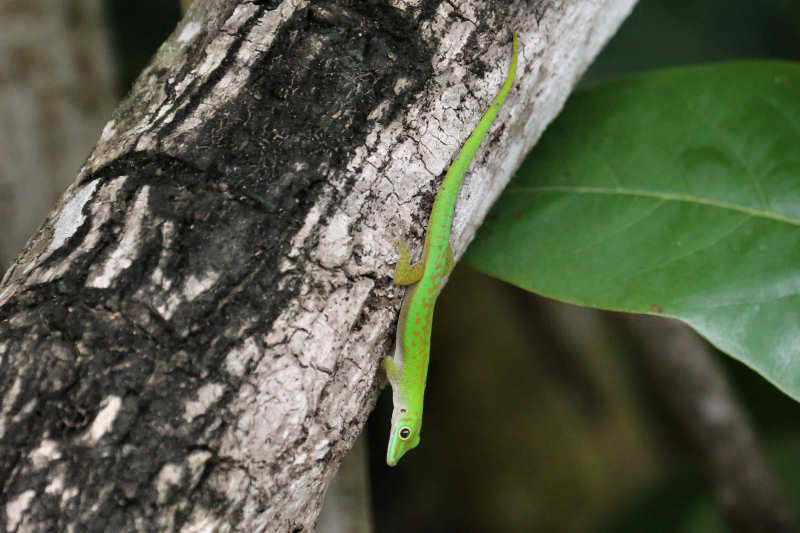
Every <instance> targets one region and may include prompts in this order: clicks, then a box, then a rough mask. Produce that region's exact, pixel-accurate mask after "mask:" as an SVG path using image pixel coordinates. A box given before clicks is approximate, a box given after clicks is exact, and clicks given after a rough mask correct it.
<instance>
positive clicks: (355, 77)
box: [0, 0, 633, 532]
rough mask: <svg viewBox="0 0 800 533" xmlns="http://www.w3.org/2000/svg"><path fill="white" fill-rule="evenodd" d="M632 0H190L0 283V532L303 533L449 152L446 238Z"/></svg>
mask: <svg viewBox="0 0 800 533" xmlns="http://www.w3.org/2000/svg"><path fill="white" fill-rule="evenodd" d="M632 4H633V0H608V1H606V2H604V3H602V2H590V1H582V2H557V1H549V0H545V1H539V2H521V1H519V2H509V3H503V2H495V3H493V5H492V6H491V7H489V6H487V4H486V3H485V2H480V1H478V0H469V1H466V0H465V1H463V2H460V3H458V6H457V9H458V10H457V11H456V7H455V4H454V3H453V2H436V1H424V0H423V1H416V2H410V1H408V0H394V1H393V2H386V4H385V5H377V4H375V3H365V4H362V3H358V2H356V3H353V6H354V7H342V6H341V5H338V4H336V3H334V2H325V1H317V2H313V3H309V2H305V1H301V0H284V1H283V2H278V1H258V2H236V1H233V0H215V1H210V0H209V1H197V2H195V3H194V4H193V5H192V7H191V8H190V10H189V12H188V13H187V16H186V17H185V19H184V20H183V21H182V22H181V24H180V25H179V26H178V28H177V29H176V31H175V33H174V34H173V36H172V37H171V38H170V39H169V40H168V41H167V42H166V43H165V44H164V45H163V46H162V47H161V49H160V50H159V53H158V54H157V56H156V57H155V58H154V60H153V63H152V64H151V65H150V66H149V67H148V68H147V69H146V70H145V72H144V73H143V74H142V75H141V76H140V78H139V80H138V81H137V83H136V85H135V87H134V89H133V90H132V92H131V94H130V96H129V97H128V98H127V100H126V101H125V102H124V103H123V104H122V105H121V106H120V108H119V109H118V111H117V113H116V115H115V117H114V119H113V120H111V121H110V122H109V123H108V124H107V125H106V127H105V128H104V130H103V133H102V136H101V139H100V141H99V143H98V145H97V146H96V148H95V150H94V152H93V153H92V155H91V157H90V159H89V161H88V162H87V164H86V165H85V166H84V167H83V168H82V169H81V171H80V173H79V175H78V177H77V179H76V181H75V183H74V184H73V185H72V186H71V187H70V188H69V189H68V190H67V192H66V193H65V195H64V197H63V199H62V201H61V203H60V205H59V206H58V208H57V209H56V210H55V211H54V212H53V213H52V214H51V215H50V217H49V219H48V220H47V222H46V223H45V225H44V227H43V228H42V230H40V232H39V234H38V235H37V236H36V237H35V238H34V239H32V240H31V241H30V243H29V245H28V247H27V248H26V250H25V252H24V254H22V255H21V256H20V258H19V259H18V261H17V262H16V264H14V265H13V266H12V268H11V269H10V270H9V271H8V273H7V274H6V277H5V278H4V280H3V283H2V285H0V320H2V322H0V364H2V370H3V372H2V377H0V393H1V394H0V397H2V400H0V479H3V480H4V482H3V493H2V497H3V499H4V501H3V502H0V503H2V504H3V507H2V509H3V510H4V512H5V519H6V524H7V525H6V528H7V529H8V530H10V531H49V530H59V531H156V530H158V531H162V530H180V531H248V532H249V531H308V530H311V529H313V526H314V522H315V519H316V517H317V514H318V512H319V507H320V502H321V499H322V496H323V494H324V492H325V487H326V485H327V483H328V480H329V479H330V477H331V475H332V474H333V472H334V471H335V470H336V468H337V466H338V464H339V462H340V461H341V459H342V457H343V456H344V454H345V453H346V452H347V450H348V449H349V447H350V446H351V445H352V444H353V442H354V440H355V438H356V437H357V436H358V434H359V432H360V431H361V429H362V427H363V425H364V421H365V420H366V418H367V415H368V413H369V411H370V409H371V408H372V406H373V403H374V401H375V397H376V394H377V391H378V388H379V386H381V385H382V383H383V377H382V376H381V375H380V373H379V372H378V369H379V363H380V360H381V359H382V357H383V356H385V355H386V354H388V353H389V352H390V347H391V342H392V338H393V334H394V324H395V321H396V319H397V312H398V309H399V305H400V298H401V296H402V293H403V290H402V289H400V288H398V287H395V286H394V285H393V283H392V263H393V261H394V260H395V259H396V257H397V256H396V254H395V251H394V246H393V243H394V242H395V241H396V240H397V239H398V238H400V237H402V236H409V238H410V242H411V244H412V246H414V245H416V246H417V247H418V246H419V244H420V243H421V240H422V237H423V233H424V229H425V226H426V220H427V214H428V212H429V210H430V206H431V203H432V200H433V196H434V193H435V191H436V187H437V184H438V183H439V182H440V178H441V175H442V173H443V172H444V171H445V170H446V169H447V167H448V165H449V163H450V159H451V158H452V156H453V155H454V153H455V152H456V151H457V150H458V148H459V146H460V144H461V143H462V142H463V141H464V140H465V138H466V137H467V135H468V134H469V133H470V131H471V130H472V128H473V127H474V125H475V124H476V122H477V119H478V118H479V116H480V114H481V113H482V112H483V111H484V109H485V108H486V107H487V105H488V102H489V101H490V100H491V98H492V97H493V96H494V94H495V93H496V91H497V89H498V87H499V86H500V84H501V82H502V79H503V77H504V76H505V73H506V70H507V68H508V63H509V59H510V55H511V32H512V30H513V31H518V32H519V33H520V36H521V44H522V51H521V55H520V71H519V74H518V76H517V83H516V85H515V89H514V91H513V92H512V94H511V96H510V97H509V100H508V101H507V103H506V106H505V108H504V110H503V111H502V113H501V114H500V117H499V118H498V120H497V124H496V125H495V127H494V128H493V130H492V132H490V134H489V138H488V139H487V142H486V143H485V145H486V148H485V149H484V150H482V151H481V152H480V154H478V157H477V158H476V161H475V162H474V163H473V169H472V173H471V177H470V178H468V181H467V183H466V184H465V186H464V188H463V191H462V194H461V197H460V198H461V199H460V201H459V207H458V213H457V217H456V221H455V225H454V239H453V245H454V249H455V251H456V255H459V254H460V253H461V252H463V250H464V248H465V247H466V245H467V243H468V242H469V240H470V239H471V238H472V235H473V233H474V231H475V229H476V228H477V226H478V224H479V223H480V221H481V219H482V218H483V216H484V215H485V213H486V211H487V210H488V208H489V206H490V205H491V203H492V202H493V201H494V199H495V198H496V197H497V195H498V194H499V192H500V191H501V190H502V188H503V187H504V185H505V183H506V182H507V181H508V179H509V178H510V177H511V174H512V172H513V170H514V169H515V168H516V167H517V166H518V164H519V163H520V161H521V160H522V158H523V157H524V155H525V153H526V152H527V151H528V150H529V149H530V147H531V146H532V145H533V143H534V142H535V141H536V139H537V138H538V136H539V135H540V133H541V131H542V129H543V128H544V126H545V125H546V124H547V123H548V122H549V121H550V120H551V119H552V118H553V117H554V116H555V114H556V113H557V112H558V110H559V109H560V108H561V106H562V105H563V102H564V100H565V98H566V96H567V95H568V93H569V91H570V89H571V88H572V87H573V85H574V84H575V82H576V80H577V79H578V78H579V77H580V75H581V73H582V72H583V70H584V69H585V67H586V66H587V65H588V64H589V62H590V61H591V59H592V58H593V57H594V55H595V54H596V53H597V52H598V50H599V48H600V47H601V46H602V44H603V43H604V42H605V41H606V40H607V39H608V37H609V36H610V35H611V34H612V33H613V32H614V30H615V29H616V27H617V26H618V24H619V23H620V22H621V21H622V19H623V18H624V17H625V15H626V14H627V13H628V12H629V10H630V9H631V7H632Z"/></svg>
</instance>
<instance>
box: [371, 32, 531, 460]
mask: <svg viewBox="0 0 800 533" xmlns="http://www.w3.org/2000/svg"><path fill="white" fill-rule="evenodd" d="M513 41H514V44H513V50H514V52H513V55H512V57H511V67H510V68H509V70H508V76H507V77H506V80H505V83H503V87H502V88H501V89H500V92H499V93H498V94H497V96H496V97H495V99H494V101H493V102H492V105H491V106H489V109H488V110H486V113H485V114H484V115H483V117H482V118H481V120H480V122H478V125H477V126H476V127H475V131H473V132H472V134H471V135H470V136H469V138H468V139H467V141H466V142H465V143H464V147H463V148H461V152H460V153H459V154H458V157H456V160H455V161H453V164H452V165H451V166H450V169H449V170H448V171H447V175H446V176H445V178H444V181H443V182H442V185H441V187H440V188H439V192H438V193H437V194H436V200H435V201H434V203H433V209H432V210H431V216H430V219H429V221H428V231H427V233H426V234H425V250H424V252H423V254H422V259H421V260H420V261H419V262H418V263H415V264H413V265H412V264H410V262H409V251H408V245H407V244H406V242H405V241H404V240H401V241H400V242H399V243H398V248H399V251H400V260H399V261H398V263H397V267H396V268H395V274H394V282H395V284H397V285H409V286H410V287H409V289H408V291H407V292H406V295H405V298H403V306H402V308H401V310H400V320H399V321H398V324H397V340H396V343H395V351H394V357H392V356H389V357H387V358H386V359H384V360H383V367H384V369H385V370H386V376H387V377H388V378H389V384H390V385H391V386H392V402H393V404H394V409H393V411H392V429H391V431H390V433H389V448H388V450H387V451H386V463H387V464H388V465H389V466H395V465H396V464H397V462H398V461H399V460H400V458H401V457H403V455H405V454H406V452H408V451H409V450H411V449H413V448H415V447H416V446H417V445H418V444H419V441H420V431H421V429H422V401H423V399H424V395H425V380H426V378H427V375H428V359H429V358H430V341H431V325H432V321H433V306H434V305H435V304H436V298H437V297H438V296H439V293H440V292H441V290H442V280H443V278H444V277H445V276H447V275H448V274H449V273H450V271H451V270H452V269H453V266H455V259H454V258H453V249H452V248H451V247H450V232H451V228H452V225H453V215H454V214H455V210H456V200H457V199H458V191H459V189H460V188H461V183H462V182H463V181H464V175H465V174H466V172H467V168H468V167H469V164H470V162H471V161H472V158H473V156H474V155H475V152H477V151H478V148H479V147H480V145H481V142H483V139H484V138H485V137H486V134H487V133H488V132H489V128H490V127H491V125H492V122H494V119H495V117H497V113H498V112H499V111H500V108H501V107H502V106H503V102H505V100H506V97H507V96H508V93H509V92H510V91H511V87H512V86H513V85H514V78H515V77H516V73H517V55H518V54H519V43H518V38H517V34H516V33H514V37H513Z"/></svg>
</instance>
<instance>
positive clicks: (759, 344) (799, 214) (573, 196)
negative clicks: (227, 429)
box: [466, 62, 800, 400]
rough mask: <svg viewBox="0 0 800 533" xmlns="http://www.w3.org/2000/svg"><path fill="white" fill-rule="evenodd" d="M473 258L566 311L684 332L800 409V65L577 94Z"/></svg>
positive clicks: (715, 72) (749, 67)
mask: <svg viewBox="0 0 800 533" xmlns="http://www.w3.org/2000/svg"><path fill="white" fill-rule="evenodd" d="M466 258H467V261H468V263H469V264H471V265H473V266H474V267H476V268H478V269H479V270H482V271H483V272H485V273H487V274H489V275H492V276H495V277H497V278H500V279H502V280H505V281H508V282H510V283H513V284H514V285H518V286H519V287H522V288H524V289H527V290H529V291H532V292H536V293H539V294H542V295H545V296H548V297H551V298H555V299H558V300H563V301H567V302H572V303H576V304H580V305H587V306H593V307H599V308H603V309H611V310H618V311H631V312H638V313H651V314H662V315H665V316H671V317H675V318H678V319H681V320H683V321H684V322H686V323H688V324H689V325H691V326H692V327H694V328H695V329H696V330H697V331H698V332H700V333H701V334H702V335H703V336H705V337H706V338H707V339H709V340H710V341H711V342H712V343H713V344H714V345H716V346H717V347H718V348H720V349H721V350H722V351H724V352H726V353H728V354H729V355H731V356H733V357H735V358H737V359H739V360H741V361H743V362H744V363H745V364H747V365H749V366H750V367H752V368H753V369H755V370H756V371H758V372H759V373H761V374H762V375H763V376H764V377H766V378H767V379H768V380H769V381H771V382H772V383H773V384H775V385H776V386H777V387H778V388H780V389H781V390H783V391H784V392H786V393H787V394H789V395H790V396H792V397H793V398H794V399H795V400H800V66H798V64H794V63H785V62H742V63H729V64H721V65H714V66H706V67H699V68H684V69H676V70H669V71H662V72H655V73H649V74H645V75H640V76H637V77H633V78H629V79H625V80H622V81H617V82H614V83H609V84H606V85H603V86H599V87H596V88H592V89H589V90H586V91H583V92H580V93H577V94H575V95H574V96H573V97H572V98H571V99H570V101H569V102H568V103H567V105H566V107H565V109H564V111H563V113H562V114H561V116H559V117H558V119H557V120H556V121H555V122H554V123H553V124H552V125H551V126H550V128H549V129H548V131H547V132H546V133H545V135H544V136H543V137H542V139H541V141H540V142H539V144H538V145H537V146H536V148H535V149H534V150H533V152H532V153H531V154H530V155H529V156H528V158H527V159H526V160H525V162H524V163H523V165H522V167H521V168H520V170H519V172H518V174H517V176H516V177H515V178H514V180H512V181H511V183H510V184H509V186H508V188H507V189H506V191H505V192H504V193H503V195H502V196H501V198H500V200H499V201H498V202H497V204H496V205H495V207H494V208H493V210H492V212H491V213H490V215H489V217H488V218H487V220H486V222H485V223H484V225H483V226H482V227H481V229H480V230H479V232H478V236H477V237H476V239H475V241H474V243H473V244H472V246H471V247H470V249H469V251H468V253H467V256H466Z"/></svg>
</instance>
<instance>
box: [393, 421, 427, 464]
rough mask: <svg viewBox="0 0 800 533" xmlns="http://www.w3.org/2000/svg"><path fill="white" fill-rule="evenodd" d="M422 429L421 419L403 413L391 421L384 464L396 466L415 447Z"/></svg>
mask: <svg viewBox="0 0 800 533" xmlns="http://www.w3.org/2000/svg"><path fill="white" fill-rule="evenodd" d="M421 429H422V419H421V418H420V417H419V416H417V415H414V414H411V413H405V414H402V415H401V416H399V417H398V418H397V419H395V420H393V421H392V430H391V432H390V433H389V448H388V449H387V450H386V464H388V465H389V466H395V465H397V463H398V461H400V458H401V457H403V456H404V455H405V454H406V452H408V451H409V450H413V449H414V448H416V447H417V445H418V444H419V440H420V431H421Z"/></svg>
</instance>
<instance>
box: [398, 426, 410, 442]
mask: <svg viewBox="0 0 800 533" xmlns="http://www.w3.org/2000/svg"><path fill="white" fill-rule="evenodd" d="M410 436H411V430H410V429H408V428H403V429H401V430H400V438H401V439H403V440H406V439H407V438H408V437H410Z"/></svg>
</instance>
